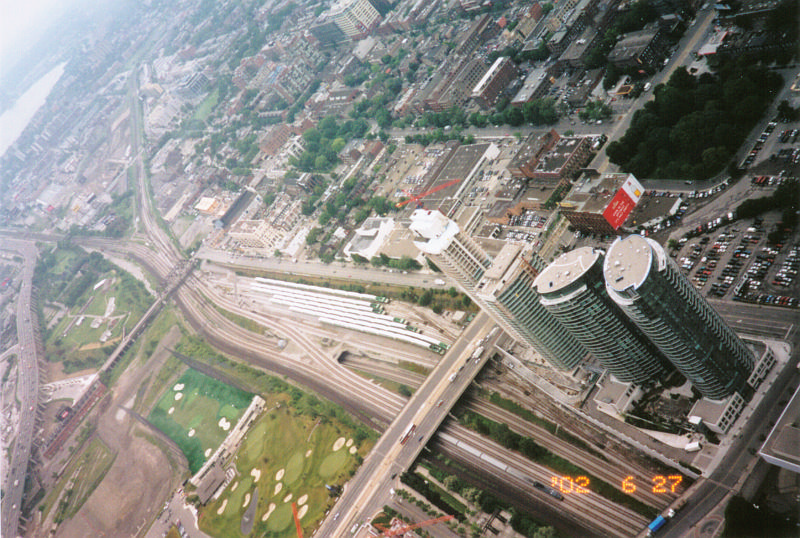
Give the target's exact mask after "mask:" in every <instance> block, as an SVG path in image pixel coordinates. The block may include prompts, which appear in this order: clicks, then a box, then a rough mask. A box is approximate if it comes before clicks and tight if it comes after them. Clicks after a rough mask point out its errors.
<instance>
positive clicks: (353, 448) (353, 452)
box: [350, 446, 356, 454]
mask: <svg viewBox="0 0 800 538" xmlns="http://www.w3.org/2000/svg"><path fill="white" fill-rule="evenodd" d="M350 453H351V454H355V453H356V447H354V446H351V447H350Z"/></svg>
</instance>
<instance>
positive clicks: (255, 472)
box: [250, 469, 261, 483]
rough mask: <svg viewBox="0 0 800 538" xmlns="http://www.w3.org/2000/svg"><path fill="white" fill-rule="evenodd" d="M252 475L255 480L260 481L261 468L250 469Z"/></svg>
mask: <svg viewBox="0 0 800 538" xmlns="http://www.w3.org/2000/svg"><path fill="white" fill-rule="evenodd" d="M250 476H252V477H253V482H254V483H255V482H258V479H259V478H261V469H250Z"/></svg>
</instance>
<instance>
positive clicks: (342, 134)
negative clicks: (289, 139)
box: [289, 116, 369, 172]
mask: <svg viewBox="0 0 800 538" xmlns="http://www.w3.org/2000/svg"><path fill="white" fill-rule="evenodd" d="M367 131H369V123H367V121H366V120H364V119H357V120H347V121H345V122H343V123H339V122H337V121H336V118H334V117H333V116H327V117H325V118H323V119H322V120H320V122H319V124H317V126H316V127H312V128H311V129H308V130H307V131H306V132H304V133H303V140H304V142H305V149H304V151H303V153H302V154H300V157H298V158H294V157H292V158H290V160H289V162H290V163H291V164H292V165H294V166H296V167H297V168H299V169H300V170H302V171H304V172H314V171H316V172H325V171H327V170H329V169H330V168H331V167H332V166H333V165H335V164H336V163H337V162H339V156H338V153H339V151H341V150H342V148H344V146H345V144H346V143H347V141H348V140H350V139H351V138H361V137H363V136H364V135H365V134H366V132H367Z"/></svg>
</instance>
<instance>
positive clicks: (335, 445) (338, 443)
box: [333, 437, 344, 452]
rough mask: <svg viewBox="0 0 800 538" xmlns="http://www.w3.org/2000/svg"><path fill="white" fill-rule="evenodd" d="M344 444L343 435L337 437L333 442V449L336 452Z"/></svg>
mask: <svg viewBox="0 0 800 538" xmlns="http://www.w3.org/2000/svg"><path fill="white" fill-rule="evenodd" d="M343 446H344V437H339V438H338V439H337V440H336V442H335V443H333V451H334V452H336V451H337V450H339V449H340V448H342V447H343Z"/></svg>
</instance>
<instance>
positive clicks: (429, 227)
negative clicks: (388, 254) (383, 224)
mask: <svg viewBox="0 0 800 538" xmlns="http://www.w3.org/2000/svg"><path fill="white" fill-rule="evenodd" d="M409 229H410V230H411V231H412V232H414V233H415V234H416V235H417V237H418V238H420V239H422V240H417V241H414V244H415V245H416V246H417V248H419V249H420V250H421V251H422V252H424V253H425V254H427V255H428V257H430V258H431V260H432V261H433V263H435V264H436V266H437V267H439V269H441V270H442V271H443V272H444V273H445V274H446V275H447V276H449V277H450V278H452V279H454V280H455V281H456V282H458V284H459V286H461V288H462V289H463V290H464V291H465V292H466V293H467V294H468V295H470V296H472V295H474V294H475V289H476V286H477V284H478V282H479V281H480V279H481V278H482V277H483V273H484V272H485V271H486V269H488V268H489V266H490V265H492V258H491V257H490V256H489V255H488V254H487V253H486V252H485V251H484V250H483V249H482V248H481V247H480V245H478V244H477V243H476V242H475V241H474V240H473V239H472V238H471V237H470V236H469V235H467V234H465V233H463V232H462V231H461V228H459V226H458V224H457V223H456V222H455V221H453V220H451V219H448V218H447V217H445V216H444V215H443V214H442V213H440V212H439V211H431V210H429V209H417V210H416V211H414V213H412V214H411V225H410V226H409Z"/></svg>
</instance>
